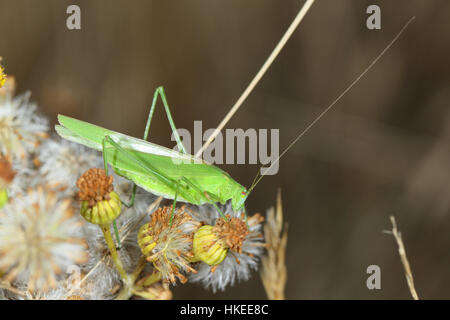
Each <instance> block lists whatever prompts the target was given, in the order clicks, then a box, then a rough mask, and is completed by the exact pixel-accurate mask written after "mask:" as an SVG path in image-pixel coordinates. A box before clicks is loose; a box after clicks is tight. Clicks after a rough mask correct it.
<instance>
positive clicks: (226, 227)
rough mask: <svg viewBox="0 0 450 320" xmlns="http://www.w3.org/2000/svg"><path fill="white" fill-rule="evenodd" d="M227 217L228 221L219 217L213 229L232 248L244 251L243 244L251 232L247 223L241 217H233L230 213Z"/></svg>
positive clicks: (239, 251)
mask: <svg viewBox="0 0 450 320" xmlns="http://www.w3.org/2000/svg"><path fill="white" fill-rule="evenodd" d="M226 217H227V220H228V221H225V219H223V218H222V217H220V218H219V219H217V221H216V226H215V227H214V228H213V229H212V231H213V232H214V233H215V234H216V235H217V237H218V238H219V239H220V240H221V241H222V242H223V243H225V245H226V246H227V247H228V248H229V249H230V250H232V251H234V252H237V253H242V244H243V243H244V241H245V239H246V237H247V235H248V234H249V231H248V228H247V224H246V223H245V221H244V220H243V219H241V218H238V217H233V218H231V217H230V215H227V216H226Z"/></svg>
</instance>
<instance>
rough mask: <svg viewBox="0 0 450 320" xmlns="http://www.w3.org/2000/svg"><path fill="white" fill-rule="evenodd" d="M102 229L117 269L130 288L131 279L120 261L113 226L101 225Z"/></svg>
mask: <svg viewBox="0 0 450 320" xmlns="http://www.w3.org/2000/svg"><path fill="white" fill-rule="evenodd" d="M100 228H101V229H102V231H103V235H104V236H105V240H106V244H107V245H108V249H109V252H110V253H111V258H112V260H113V261H114V264H115V266H116V269H117V271H118V272H119V274H120V277H121V278H122V281H123V283H124V285H125V286H129V284H130V279H129V277H128V274H127V273H126V272H125V269H124V268H123V265H122V261H121V260H120V258H119V255H118V254H117V250H116V245H115V243H114V240H113V238H112V236H111V230H110V228H111V225H109V224H102V225H100Z"/></svg>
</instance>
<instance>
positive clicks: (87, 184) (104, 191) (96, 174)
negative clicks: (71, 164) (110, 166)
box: [77, 168, 114, 207]
mask: <svg viewBox="0 0 450 320" xmlns="http://www.w3.org/2000/svg"><path fill="white" fill-rule="evenodd" d="M77 187H78V188H79V189H80V191H79V192H78V199H79V200H80V201H89V207H93V206H95V205H96V204H97V202H99V201H102V200H110V196H109V194H110V193H111V192H112V191H114V186H113V176H107V175H106V173H105V170H103V169H98V168H91V169H89V170H88V171H86V172H85V173H83V175H82V176H81V177H80V178H79V179H78V181H77Z"/></svg>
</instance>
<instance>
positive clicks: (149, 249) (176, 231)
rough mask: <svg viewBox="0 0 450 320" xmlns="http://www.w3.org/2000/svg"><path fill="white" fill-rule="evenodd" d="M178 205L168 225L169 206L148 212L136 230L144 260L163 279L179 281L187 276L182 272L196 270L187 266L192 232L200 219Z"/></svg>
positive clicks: (190, 253)
mask: <svg viewBox="0 0 450 320" xmlns="http://www.w3.org/2000/svg"><path fill="white" fill-rule="evenodd" d="M184 209H185V207H181V208H180V209H177V210H176V211H175V214H174V217H173V219H172V225H170V218H171V217H170V216H171V211H172V207H164V208H159V209H158V210H156V211H155V212H153V214H152V215H151V219H150V222H149V223H146V224H144V225H143V226H142V227H141V228H140V229H139V233H138V244H139V247H140V248H141V251H142V253H143V254H144V255H145V256H146V257H147V260H148V261H150V262H152V263H153V265H154V267H155V268H156V269H157V270H159V271H160V272H161V274H162V279H163V280H164V281H165V282H171V283H173V284H174V283H175V282H176V278H178V279H179V280H180V281H181V282H182V283H185V282H186V281H187V278H186V277H185V276H184V275H183V274H182V271H185V272H194V273H195V272H196V271H195V269H193V268H192V267H191V266H190V261H191V259H192V258H193V256H194V254H193V253H192V237H193V232H194V231H195V230H196V229H197V228H198V226H199V223H198V222H195V221H194V220H193V219H192V217H191V216H190V215H189V214H187V213H186V212H185V211H184Z"/></svg>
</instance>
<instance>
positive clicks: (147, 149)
mask: <svg viewBox="0 0 450 320" xmlns="http://www.w3.org/2000/svg"><path fill="white" fill-rule="evenodd" d="M414 18H415V17H413V18H411V19H410V20H409V21H408V22H407V23H406V24H405V25H404V26H403V28H402V29H401V30H400V32H399V33H398V34H397V35H396V36H395V37H394V39H393V40H392V41H391V42H390V43H389V44H388V45H387V46H386V47H385V49H384V50H383V51H382V52H381V53H380V54H379V55H378V56H377V57H376V58H375V59H374V60H373V61H372V63H371V64H369V66H368V67H367V68H366V69H364V71H363V72H362V73H361V74H360V75H359V76H358V77H357V78H356V79H355V80H354V81H353V82H352V83H351V84H350V85H349V86H348V87H347V88H346V89H345V90H344V91H343V92H342V93H341V94H340V95H339V96H338V97H337V98H336V99H335V100H334V101H333V102H332V103H331V104H330V105H329V106H328V107H327V108H325V109H324V110H323V111H322V112H321V113H320V114H319V115H318V116H317V117H316V118H315V119H314V120H313V121H312V122H311V123H310V124H309V125H308V126H307V127H306V128H305V129H304V130H302V131H301V132H300V133H299V134H298V135H297V136H296V137H295V139H293V140H292V141H291V142H290V143H289V145H288V146H287V148H285V149H284V150H283V152H282V153H281V154H280V156H279V157H278V158H277V159H276V161H275V162H273V163H272V165H271V167H272V166H273V165H274V164H275V163H277V162H278V161H279V160H280V159H281V157H283V156H284V155H285V154H286V152H287V151H288V150H289V149H290V148H292V147H293V146H294V144H295V143H296V142H297V141H298V140H299V139H300V138H301V137H302V136H303V135H304V134H305V133H306V132H308V131H309V130H310V129H311V128H312V127H313V126H314V125H315V124H316V123H317V122H318V121H319V120H320V119H321V118H322V117H323V116H324V115H325V114H326V113H327V112H328V111H329V110H331V108H332V107H333V106H334V105H335V104H336V103H337V102H338V101H339V100H340V99H341V98H342V97H343V96H344V95H345V94H346V93H347V92H348V91H350V89H351V88H353V86H354V85H355V84H356V83H357V82H358V81H359V80H360V79H361V78H362V77H363V76H364V75H365V74H366V73H367V72H368V71H369V70H370V69H371V68H372V67H373V66H374V65H375V63H376V62H377V61H378V60H379V59H380V58H381V57H382V56H383V55H384V54H385V53H386V51H387V50H388V49H389V48H390V47H391V46H392V45H393V44H394V42H395V41H396V40H397V39H398V38H399V36H400V35H401V34H402V33H403V31H404V30H405V29H406V27H407V26H408V25H409V24H410V23H411V22H412V21H413V20H414ZM158 96H161V100H162V102H163V106H164V108H165V111H166V114H167V118H168V120H169V124H170V126H171V129H172V132H173V135H174V137H175V140H176V142H177V146H178V149H179V150H181V151H180V152H178V151H175V150H172V149H169V148H166V147H162V146H159V145H156V144H153V143H150V142H148V141H147V138H148V134H149V130H150V124H151V120H152V117H153V113H154V111H155V107H156V102H157V99H158ZM58 121H59V123H60V125H56V126H55V129H56V131H57V133H58V134H59V135H60V136H61V137H63V138H65V139H67V140H70V141H73V142H76V143H80V144H83V145H85V146H87V147H89V148H92V149H96V150H98V151H102V154H103V160H104V167H105V172H106V174H108V164H109V165H111V167H112V168H113V170H114V171H115V172H116V173H117V174H118V175H120V176H123V177H125V178H127V179H129V180H131V181H133V182H134V186H133V191H132V194H131V201H130V203H129V204H128V205H126V206H128V207H130V206H132V205H133V203H134V199H135V195H136V185H138V186H140V187H142V188H143V189H145V190H147V191H149V192H151V193H153V194H155V195H159V196H162V197H164V198H167V199H173V200H174V203H173V206H172V218H173V214H174V212H175V211H174V210H175V205H176V201H177V200H180V201H183V202H187V203H191V204H194V205H202V204H205V203H209V204H212V205H213V206H214V207H215V208H216V210H217V211H218V212H219V214H220V215H221V216H222V217H223V218H224V219H225V220H227V218H226V217H225V216H224V215H223V213H222V212H221V210H220V209H219V208H218V207H217V205H216V203H217V202H219V203H221V204H225V203H226V202H227V201H228V200H231V205H232V208H233V210H235V211H239V210H244V212H245V209H244V204H245V201H246V199H247V197H248V195H249V194H250V193H251V192H252V190H253V188H254V187H255V186H256V185H257V184H258V183H259V181H261V179H262V177H263V176H260V175H259V174H260V170H258V175H257V176H256V177H255V179H254V181H253V183H252V185H251V186H250V187H249V188H248V189H246V188H245V187H244V186H242V185H241V184H239V183H238V182H236V181H235V180H233V179H232V178H231V176H230V175H229V174H228V173H226V172H225V171H223V170H221V169H219V168H218V167H216V166H214V165H212V164H209V163H207V162H205V161H203V160H201V159H200V158H197V157H195V156H192V155H189V154H187V152H186V150H185V148H184V146H183V144H182V142H181V139H180V136H179V134H178V133H177V130H176V127H175V124H174V121H173V119H172V115H171V113H170V109H169V105H168V103H167V99H166V96H165V93H164V89H163V87H158V88H157V89H156V91H155V93H154V96H153V101H152V105H151V108H150V113H149V116H148V119H147V124H146V127H145V132H144V137H143V140H141V139H137V138H134V137H130V136H127V135H124V134H121V133H118V132H115V131H111V130H108V129H105V128H102V127H99V126H96V125H93V124H90V123H88V122H84V121H80V120H76V119H74V118H70V117H67V116H63V115H59V116H58ZM174 160H176V161H174ZM271 167H269V168H268V169H267V170H270V169H271ZM115 229H116V236H117V238H118V232H117V228H116V227H115ZM119 246H120V243H119Z"/></svg>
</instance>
